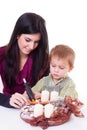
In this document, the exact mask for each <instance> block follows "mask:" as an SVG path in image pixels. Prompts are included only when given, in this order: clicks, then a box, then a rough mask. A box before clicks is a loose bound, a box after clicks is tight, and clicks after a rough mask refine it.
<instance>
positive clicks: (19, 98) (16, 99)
mask: <svg viewBox="0 0 87 130" xmlns="http://www.w3.org/2000/svg"><path fill="white" fill-rule="evenodd" d="M9 103H10V105H11V106H13V107H15V108H21V107H23V106H24V105H26V104H28V99H27V97H26V96H25V95H24V94H20V93H15V94H13V95H12V96H11V98H10V102H9Z"/></svg>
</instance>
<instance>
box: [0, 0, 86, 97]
mask: <svg viewBox="0 0 87 130" xmlns="http://www.w3.org/2000/svg"><path fill="white" fill-rule="evenodd" d="M25 12H35V13H37V14H40V15H41V16H42V17H44V19H45V20H46V26H47V30H48V36H49V47H50V49H51V48H52V47H54V46H55V45H56V44H61V43H63V44H67V45H69V46H71V47H72V48H73V49H74V50H75V52H76V60H75V68H74V69H73V70H72V72H70V75H71V77H72V78H73V80H74V81H75V83H76V89H77V91H78V94H79V98H82V99H84V100H86V99H87V95H86V88H87V83H86V81H87V79H86V77H87V76H86V73H87V62H86V59H87V58H86V56H87V49H86V48H87V47H86V46H87V45H86V43H87V1H86V0H0V46H3V45H5V44H7V43H8V42H9V39H10V36H11V33H12V31H13V28H14V25H15V23H16V20H17V19H18V17H19V16H20V15H21V14H23V13H25ZM85 58H86V59H85ZM1 90H2V84H1V81H0V91H1Z"/></svg>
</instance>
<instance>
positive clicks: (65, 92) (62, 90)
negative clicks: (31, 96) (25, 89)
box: [32, 74, 78, 98]
mask: <svg viewBox="0 0 87 130" xmlns="http://www.w3.org/2000/svg"><path fill="white" fill-rule="evenodd" d="M45 89H46V90H48V91H49V92H51V91H53V90H55V91H57V92H58V93H59V96H61V97H65V96H71V97H72V98H77V97H78V94H77V92H76V90H75V84H74V82H73V80H72V79H71V78H70V77H69V76H68V75H67V76H66V77H64V78H62V79H60V80H59V81H58V82H57V83H56V84H55V83H54V81H53V79H52V76H51V74H49V75H48V76H46V77H43V78H42V79H41V80H39V81H38V82H37V84H36V85H35V86H34V87H33V88H32V90H33V91H36V92H40V93H41V92H42V91H43V90H45Z"/></svg>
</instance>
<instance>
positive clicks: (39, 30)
mask: <svg viewBox="0 0 87 130" xmlns="http://www.w3.org/2000/svg"><path fill="white" fill-rule="evenodd" d="M48 55H49V46H48V35H47V30H46V26H45V20H44V19H43V18H42V17H41V16H40V15H37V14H35V13H24V14H23V15H21V16H20V17H19V18H18V20H17V22H16V25H15V27H14V30H13V33H12V35H11V38H10V41H9V43H8V44H7V45H6V46H3V47H0V76H1V79H2V83H3V93H4V94H6V95H8V96H12V97H11V99H12V100H11V103H12V105H13V106H15V107H20V106H21V105H23V104H21V98H22V96H19V95H21V94H23V93H24V91H25V87H24V83H23V78H25V79H26V81H27V82H28V83H29V85H30V87H32V86H34V85H35V84H36V82H37V81H38V80H39V79H40V78H42V77H43V76H46V75H48V73H49V63H48V62H47V61H48ZM15 93H16V94H15ZM13 94H14V96H13ZM13 97H14V98H13ZM20 104H21V105H20Z"/></svg>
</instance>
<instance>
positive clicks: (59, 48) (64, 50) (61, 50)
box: [50, 44, 75, 67]
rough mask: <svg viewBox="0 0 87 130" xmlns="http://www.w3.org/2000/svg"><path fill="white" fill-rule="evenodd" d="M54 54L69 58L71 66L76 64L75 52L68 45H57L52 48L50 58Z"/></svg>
mask: <svg viewBox="0 0 87 130" xmlns="http://www.w3.org/2000/svg"><path fill="white" fill-rule="evenodd" d="M53 56H57V57H58V58H61V59H67V61H68V63H69V65H70V67H73V66H74V60H75V52H74V50H73V49H72V48H71V47H69V46H68V45H63V44H60V45H56V46H55V47H54V48H52V50H51V52H50V60H51V58H52V57H53Z"/></svg>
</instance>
